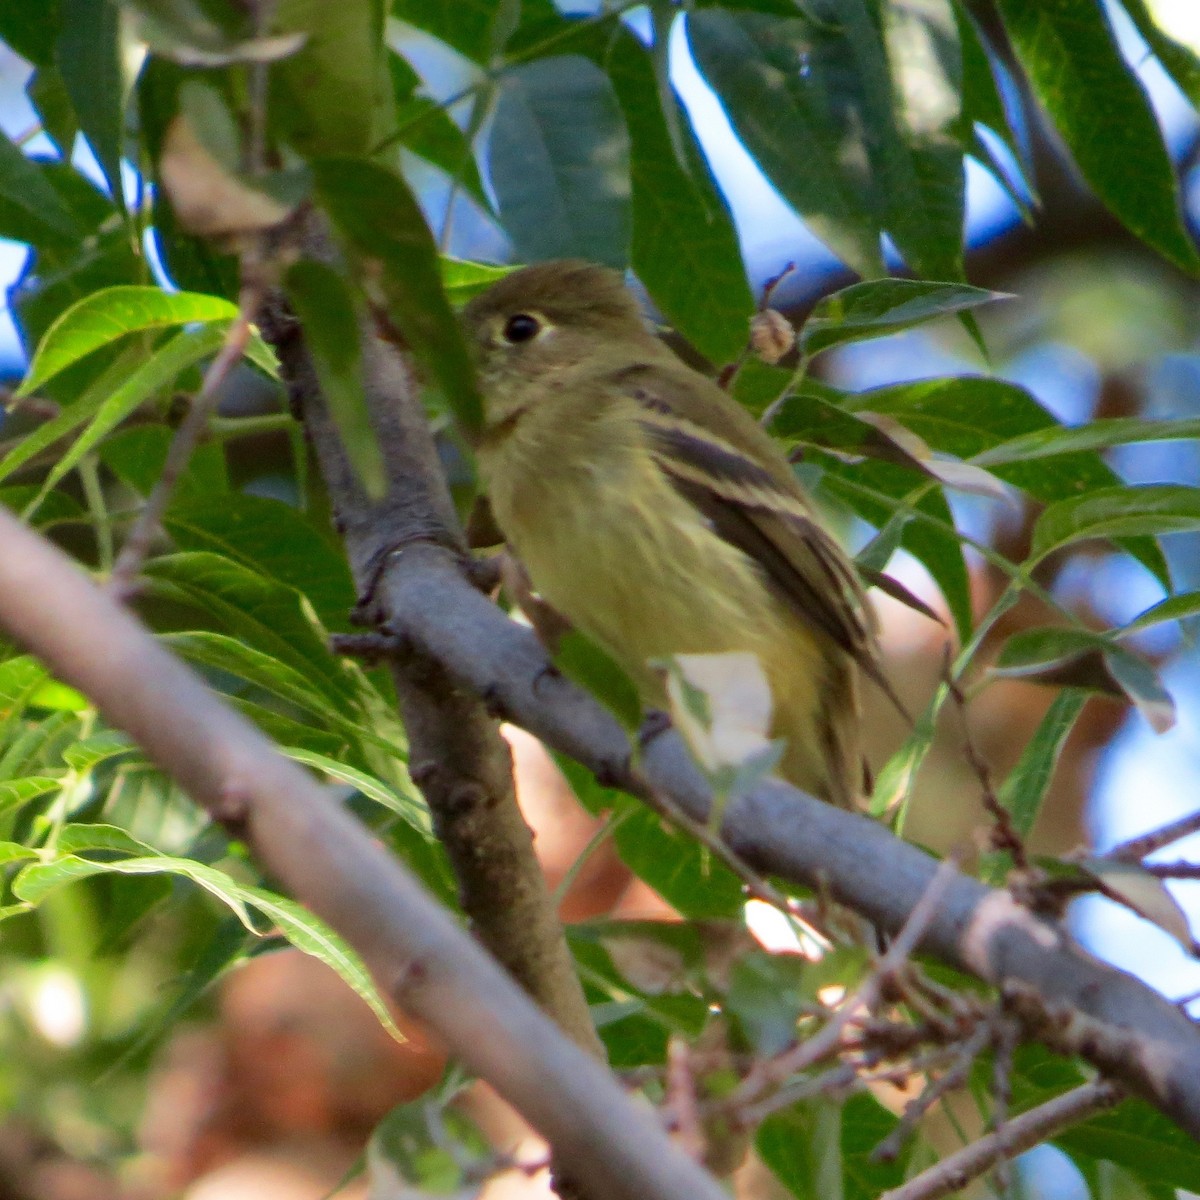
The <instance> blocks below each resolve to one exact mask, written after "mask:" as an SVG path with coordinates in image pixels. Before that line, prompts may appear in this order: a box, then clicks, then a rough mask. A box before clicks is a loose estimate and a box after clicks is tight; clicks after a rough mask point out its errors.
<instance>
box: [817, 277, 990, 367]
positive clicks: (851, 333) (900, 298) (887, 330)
mask: <svg viewBox="0 0 1200 1200" xmlns="http://www.w3.org/2000/svg"><path fill="white" fill-rule="evenodd" d="M1008 299H1011V297H1010V296H1008V295H1007V293H1005V292H989V291H987V290H986V289H985V288H977V287H969V286H968V285H967V284H965V283H926V282H923V281H921V280H918V279H879V280H872V281H871V282H868V283H856V284H852V285H851V286H850V287H847V288H843V289H842V290H841V291H840V292H834V293H833V294H832V295H829V296H826V297H825V298H824V299H823V300H821V301H820V302H819V303H818V304H817V305H816V306H815V307H814V308H813V310H812V312H811V313H810V314H809V316H808V319H807V320H806V321H805V322H804V326H803V328H802V329H801V330H800V345H801V347H802V348H803V349H804V351H805V353H807V354H819V353H820V352H821V351H822V350H827V349H828V348H829V347H830V346H837V345H840V344H842V343H843V342H857V341H860V340H862V339H863V338H874V337H886V336H887V335H888V334H891V333H898V332H900V331H901V330H902V329H912V328H913V327H914V326H916V325H923V324H924V323H925V322H926V321H932V320H934V319H935V318H937V317H943V316H947V315H949V314H951V313H957V312H966V311H968V310H970V309H972V308H978V307H979V306H980V305H982V304H990V303H991V302H992V301H993V300H1008Z"/></svg>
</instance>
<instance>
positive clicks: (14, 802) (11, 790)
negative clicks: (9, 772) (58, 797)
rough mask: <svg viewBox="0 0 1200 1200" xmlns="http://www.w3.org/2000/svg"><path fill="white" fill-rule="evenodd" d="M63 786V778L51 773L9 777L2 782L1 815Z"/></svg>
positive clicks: (0, 794) (0, 784)
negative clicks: (15, 777)
mask: <svg viewBox="0 0 1200 1200" xmlns="http://www.w3.org/2000/svg"><path fill="white" fill-rule="evenodd" d="M60 787H62V780H61V779H52V778H51V777H50V776H49V775H29V776H26V777H25V778H23V779H8V780H5V781H4V782H3V783H0V816H7V815H8V814H9V813H11V812H15V811H16V810H17V809H18V808H24V807H25V805H26V804H28V803H29V802H30V801H31V800H36V799H37V798H38V797H39V796H46V795H49V794H50V793H51V792H57V791H58V789H59V788H60Z"/></svg>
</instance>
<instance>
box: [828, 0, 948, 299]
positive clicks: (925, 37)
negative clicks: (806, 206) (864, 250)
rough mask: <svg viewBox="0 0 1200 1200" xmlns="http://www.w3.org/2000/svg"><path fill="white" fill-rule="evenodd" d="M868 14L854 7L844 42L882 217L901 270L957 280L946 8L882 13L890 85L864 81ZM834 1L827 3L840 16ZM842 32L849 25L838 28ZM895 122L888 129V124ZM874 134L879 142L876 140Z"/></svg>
mask: <svg viewBox="0 0 1200 1200" xmlns="http://www.w3.org/2000/svg"><path fill="white" fill-rule="evenodd" d="M872 7H873V6H871V5H869V4H863V5H862V6H861V7H860V8H859V9H858V10H857V11H859V12H861V16H859V17H858V19H857V20H856V21H855V22H854V23H853V30H854V32H853V33H851V34H849V37H850V39H851V40H852V41H853V43H854V45H855V50H856V57H857V58H858V61H859V63H860V64H861V67H860V71H861V74H860V79H861V86H862V87H863V89H864V93H865V94H866V96H867V104H866V105H864V109H865V113H864V116H865V119H866V120H867V121H869V122H871V123H872V124H873V125H874V126H875V129H874V130H873V132H872V134H871V135H869V136H868V138H867V150H868V153H872V162H873V166H874V168H875V172H876V177H877V187H878V189H879V197H880V201H881V203H882V209H881V212H882V218H883V223H884V226H885V228H886V229H887V231H888V233H889V234H890V235H891V238H892V241H893V242H894V243H895V246H896V249H897V250H899V251H900V254H901V256H902V257H903V258H904V261H905V262H906V263H908V265H909V266H910V267H911V268H912V269H913V270H914V271H916V272H917V273H918V274H920V275H924V276H926V277H927V278H934V279H937V278H942V279H961V278H962V276H963V222H964V218H965V204H966V176H965V168H964V163H963V156H962V148H961V146H960V144H959V126H960V121H961V111H962V50H961V47H960V46H959V31H958V23H957V21H956V19H955V11H956V7H957V6H956V5H954V4H952V3H951V0H898V2H897V0H893V2H892V3H889V4H886V5H884V6H883V9H882V15H883V41H884V53H885V55H886V58H887V68H888V72H889V74H890V76H891V89H890V94H889V92H888V89H887V86H886V84H887V80H886V77H879V76H874V75H872V74H871V73H870V72H871V68H872V66H873V64H874V61H875V56H876V50H875V37H876V33H875V25H874V13H873V12H872V11H871V9H872ZM844 9H845V5H844V3H843V0H828V7H827V10H826V11H827V12H828V13H831V14H832V13H838V14H840V13H841V12H843V11H844ZM847 25H848V27H849V22H848V23H847ZM893 122H894V123H895V128H894V129H893V127H892V123H893ZM881 133H882V136H881Z"/></svg>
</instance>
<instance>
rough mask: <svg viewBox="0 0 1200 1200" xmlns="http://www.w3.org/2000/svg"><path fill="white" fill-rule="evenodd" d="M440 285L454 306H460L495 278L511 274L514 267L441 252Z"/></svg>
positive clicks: (483, 289) (494, 280) (490, 283)
mask: <svg viewBox="0 0 1200 1200" xmlns="http://www.w3.org/2000/svg"><path fill="white" fill-rule="evenodd" d="M441 264H442V286H443V287H444V288H445V289H446V295H447V296H449V297H450V302H451V303H452V304H453V305H454V306H455V307H461V306H462V305H464V304H466V302H467V301H468V300H470V299H471V298H472V297H474V296H478V295H479V293H480V292H484V291H487V289H488V288H490V287H491V286H492V284H493V283H495V282H496V281H497V280H500V279H503V278H504V277H505V275H511V274H512V272H513V271H515V270H516V268H515V267H497V266H493V265H492V264H491V263H478V262H468V261H467V260H466V259H462V258H450V257H449V256H447V255H445V254H443V255H442V256H441Z"/></svg>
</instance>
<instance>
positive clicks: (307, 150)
mask: <svg viewBox="0 0 1200 1200" xmlns="http://www.w3.org/2000/svg"><path fill="white" fill-rule="evenodd" d="M271 27H272V31H273V32H275V33H295V34H302V35H303V37H304V42H303V45H302V46H301V47H300V49H299V50H298V51H297V52H296V53H295V54H290V55H288V56H287V57H286V58H284V59H282V60H281V61H280V62H278V63H276V64H275V65H274V66H273V67H272V69H271V92H272V96H271V120H272V123H273V124H274V125H275V126H276V127H277V128H279V129H280V130H281V131H282V133H283V135H284V136H285V137H286V138H287V140H288V141H290V142H291V143H292V144H293V145H294V146H295V147H296V148H297V149H298V150H299V151H300V153H301V154H302V155H304V156H305V157H306V158H308V157H312V156H314V155H325V154H367V153H369V151H370V150H371V148H372V147H373V146H374V145H375V144H376V143H377V142H378V141H379V140H380V139H381V137H382V136H383V135H384V133H385V132H386V130H387V129H389V128H390V119H391V117H392V115H393V107H392V104H393V97H392V88H391V80H390V79H389V77H388V72H387V65H386V61H385V58H384V54H385V51H384V48H383V6H382V5H381V4H378V3H368V2H367V0H354V2H351V3H346V4H333V5H331V4H326V3H323V2H322V0H280V2H279V3H277V4H275V5H274V7H273V9H272V12H271Z"/></svg>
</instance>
